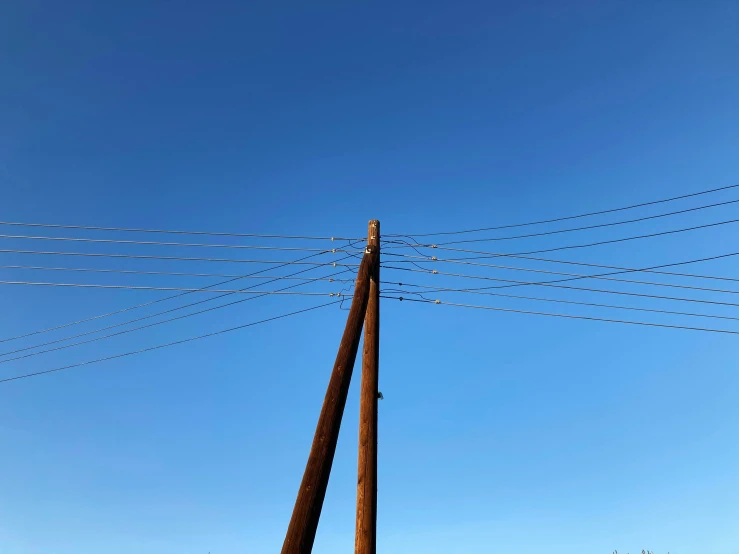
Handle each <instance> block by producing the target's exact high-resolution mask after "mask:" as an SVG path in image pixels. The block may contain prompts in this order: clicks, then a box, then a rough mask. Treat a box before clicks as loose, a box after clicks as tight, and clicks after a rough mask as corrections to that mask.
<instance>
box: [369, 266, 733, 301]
mask: <svg viewBox="0 0 739 554" xmlns="http://www.w3.org/2000/svg"><path fill="white" fill-rule="evenodd" d="M382 267H383V269H394V270H400V271H412V272H417V273H427V274H431V273H433V274H435V275H445V276H448V277H459V278H463V279H481V280H485V281H498V282H503V283H515V284H513V285H501V286H497V287H486V288H485V289H477V290H487V289H503V288H510V287H517V286H522V285H523V286H526V285H534V286H540V287H553V288H558V289H568V290H577V291H584V292H597V293H603V294H620V295H623V296H635V297H639V298H654V299H659V300H675V301H679V302H696V303H699V304H715V305H717V306H739V304H737V303H733V302H720V301H718V300H699V299H697V298H682V297H679V296H659V295H656V294H642V293H637V292H624V291H617V290H604V289H593V288H586V287H573V286H569V285H556V284H554V282H547V281H542V282H536V281H516V280H513V279H501V278H497V277H483V276H480V275H465V274H462V273H447V272H443V271H432V270H425V271H424V270H421V269H411V268H407V267H392V266H382Z"/></svg>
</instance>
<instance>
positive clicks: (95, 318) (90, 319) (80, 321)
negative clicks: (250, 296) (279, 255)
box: [0, 251, 330, 343]
mask: <svg viewBox="0 0 739 554" xmlns="http://www.w3.org/2000/svg"><path fill="white" fill-rule="evenodd" d="M328 252H329V251H325V252H318V253H316V254H309V255H308V256H304V257H302V258H298V259H297V260H295V261H291V262H290V261H288V262H285V263H283V264H282V265H280V266H277V267H270V268H265V269H260V270H259V271H254V272H252V273H248V274H246V275H241V276H236V277H234V278H232V279H227V280H225V281H219V282H218V283H213V284H212V285H208V286H207V287H203V290H205V289H208V288H212V287H218V286H221V285H225V284H227V283H231V282H233V281H238V280H239V279H245V278H247V277H252V276H254V275H259V274H260V273H264V272H265V271H270V270H275V269H280V268H282V267H287V266H289V265H292V264H297V263H301V262H303V261H304V260H307V259H309V258H314V257H316V256H320V255H321V254H327V253H328ZM329 263H330V262H329ZM261 284H265V283H261ZM188 294H193V293H192V292H181V293H178V294H174V295H171V296H165V297H164V298H159V299H157V300H151V301H149V302H144V303H143V304H137V305H135V306H129V307H128V308H123V309H120V310H115V311H113V312H108V313H105V314H101V315H96V316H93V317H88V318H86V319H80V320H77V321H72V322H71V323H65V324H63V325H57V326H56V327H49V328H47V329H41V330H40V331H33V332H31V333H25V334H23V335H17V336H14V337H9V338H6V339H0V343H2V342H9V341H13V340H17V339H22V338H26V337H30V336H32V335H38V334H41V333H48V332H51V331H56V330H58V329H63V328H65V327H72V326H73V325H79V324H81V323H87V322H89V321H94V320H97V319H102V318H105V317H109V316H113V315H117V314H121V313H124V312H129V311H132V310H137V309H139V308H144V307H146V306H151V305H153V304H158V303H159V302H166V301H167V300H173V299H175V298H179V297H181V296H186V295H188ZM211 300H214V299H211Z"/></svg>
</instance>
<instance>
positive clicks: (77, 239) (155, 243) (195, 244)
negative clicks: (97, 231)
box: [0, 234, 364, 254]
mask: <svg viewBox="0 0 739 554" xmlns="http://www.w3.org/2000/svg"><path fill="white" fill-rule="evenodd" d="M0 238H3V239H27V240H55V241H70V242H92V243H104V244H137V245H147V246H187V247H201V248H240V249H248V250H282V251H292V252H295V251H297V252H323V251H325V250H326V249H325V248H299V247H291V246H258V245H249V244H203V243H200V242H162V241H151V240H119V239H90V238H80V237H48V236H40V235H2V234H0ZM335 251H336V252H350V251H349V250H343V249H340V248H337V249H335ZM351 252H352V253H355V254H357V253H359V254H361V253H364V250H356V251H351Z"/></svg>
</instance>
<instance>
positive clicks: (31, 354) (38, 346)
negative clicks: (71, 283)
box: [0, 268, 348, 364]
mask: <svg viewBox="0 0 739 554" xmlns="http://www.w3.org/2000/svg"><path fill="white" fill-rule="evenodd" d="M311 269H313V268H310V269H304V270H302V271H311ZM344 271H348V270H344ZM278 280H279V279H275V281H278ZM304 284H305V283H296V284H294V285H290V286H287V287H284V288H282V289H278V291H276V292H282V291H285V290H288V289H291V288H295V287H299V286H302V285H304ZM254 286H257V285H254ZM247 288H251V287H247ZM237 292H240V291H237ZM231 294H234V293H227V294H222V295H220V296H216V297H215V298H209V299H207V300H201V301H199V302H193V303H191V304H187V305H185V306H180V307H178V308H173V309H170V310H167V311H165V312H160V313H157V314H152V315H149V316H146V317H142V318H139V319H138V320H134V321H128V322H124V323H119V324H117V325H112V326H110V327H108V328H109V329H110V328H113V327H121V326H123V325H127V324H130V323H134V322H135V321H141V320H144V319H151V318H152V317H156V316H159V315H163V314H165V313H170V312H174V311H177V310H181V309H183V308H188V307H190V306H194V305H196V304H203V303H205V302H210V301H213V300H216V299H218V298H222V297H224V296H230V295H231ZM269 294H274V293H272V292H266V293H262V294H260V295H258V296H252V297H249V298H242V299H241V300H235V301H233V302H228V303H226V304H221V305H220V306H213V307H212V308H206V309H204V310H199V311H197V312H191V313H189V314H184V315H181V316H177V317H172V318H169V319H165V320H162V321H155V322H154V323H149V324H147V325H141V326H139V327H134V328H133V329H126V330H124V331H117V332H115V333H110V334H108V335H103V336H101V337H95V338H93V339H88V340H84V341H79V342H75V343H72V344H66V345H64V346H57V347H55V348H49V349H47V350H41V351H39V352H32V353H30V354H24V355H23V356H16V357H15V358H8V359H6V360H1V361H0V364H4V363H7V362H12V361H15V360H20V359H23V358H30V357H32V356H38V355H40V354H46V353H48V352H55V351H57V350H65V349H67V348H72V347H75V346H81V345H83V344H89V343H91V342H97V341H99V340H103V339H107V338H111V337H115V336H118V335H125V334H127V333H132V332H134V331H140V330H141V329H147V328H149V327H155V326H157V325H161V324H163V323H170V322H172V321H178V320H180V319H185V318H188V317H192V316H195V315H200V314H203V313H206V312H211V311H213V310H220V309H221V308H226V307H228V306H233V305H235V304H240V303H242V302H248V301H250V300H256V299H257V298H261V297H263V296H267V295H269ZM101 330H102V329H97V330H95V331H88V332H87V333H82V334H80V335H78V336H85V335H91V334H93V333H97V332H100V331H101ZM71 338H73V337H67V338H65V339H58V340H55V341H51V342H49V343H45V344H41V345H36V346H32V347H27V348H22V349H19V350H15V351H12V352H4V353H3V354H0V355H2V356H5V355H8V354H13V353H15V352H21V351H23V350H31V349H34V348H41V347H42V346H46V345H48V344H54V343H58V342H62V341H64V340H70V339H71Z"/></svg>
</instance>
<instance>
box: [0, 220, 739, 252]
mask: <svg viewBox="0 0 739 554" xmlns="http://www.w3.org/2000/svg"><path fill="white" fill-rule="evenodd" d="M737 222H739V219H729V220H727V221H719V222H717V223H707V224H704V225H696V226H694V227H685V228H682V229H672V230H670V231H661V232H659V233H649V234H646V235H637V236H633V237H622V238H619V239H611V240H602V241H598V242H591V243H587V244H570V245H567V246H557V247H555V248H545V249H543V250H531V251H529V252H515V253H514V254H515V255H517V256H518V255H525V254H542V253H544V252H555V251H557V250H570V249H573V248H589V247H591V246H601V245H603V244H613V243H616V242H626V241H630V240H638V239H646V238H653V237H660V236H664V235H672V234H675V233H684V232H687V231H696V230H698V229H707V228H709V227H717V226H719V225H728V224H730V223H737ZM413 246H414V247H417V248H419V247H420V248H437V247H438V245H434V244H427V245H424V244H416V245H413ZM0 252H2V251H1V250H0ZM385 254H386V255H388V256H408V255H407V254H406V255H404V254H392V253H389V252H385ZM506 255H507V254H501V255H500V256H506ZM492 257H498V256H492ZM458 259H476V258H458Z"/></svg>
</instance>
